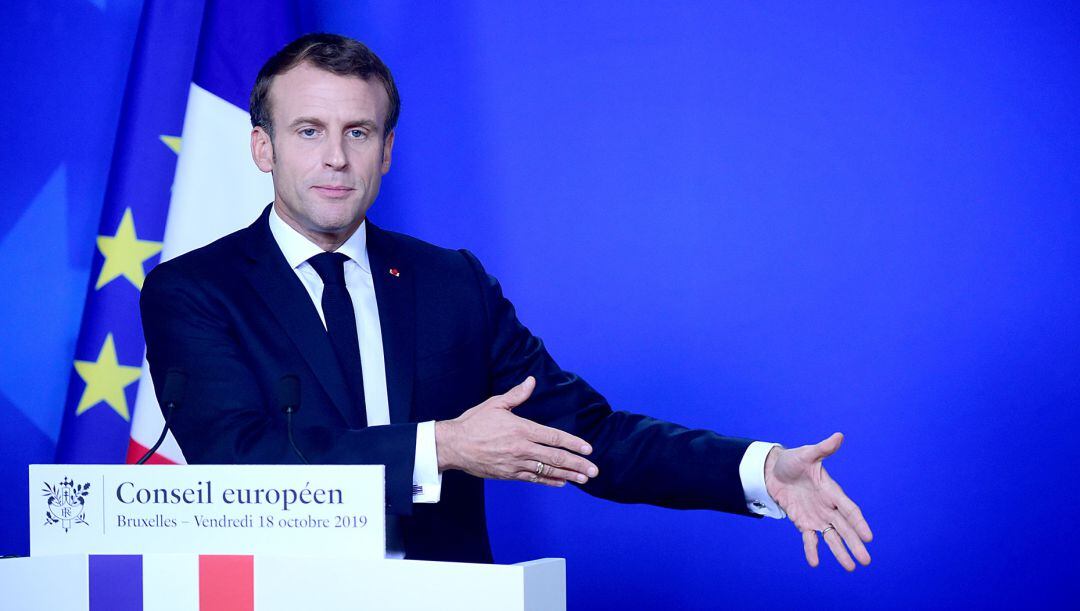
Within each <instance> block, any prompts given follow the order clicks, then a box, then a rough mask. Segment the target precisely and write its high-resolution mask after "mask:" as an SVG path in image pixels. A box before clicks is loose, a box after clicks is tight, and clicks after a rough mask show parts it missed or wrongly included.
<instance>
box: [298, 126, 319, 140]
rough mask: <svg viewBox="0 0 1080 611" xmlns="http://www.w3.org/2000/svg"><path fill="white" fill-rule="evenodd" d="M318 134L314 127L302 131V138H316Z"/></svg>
mask: <svg viewBox="0 0 1080 611" xmlns="http://www.w3.org/2000/svg"><path fill="white" fill-rule="evenodd" d="M317 133H319V132H318V130H316V129H315V128H314V127H305V128H304V129H302V130H300V137H302V138H314V137H315V135H316V134H317Z"/></svg>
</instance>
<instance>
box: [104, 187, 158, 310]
mask: <svg viewBox="0 0 1080 611" xmlns="http://www.w3.org/2000/svg"><path fill="white" fill-rule="evenodd" d="M97 245H98V250H100V251H101V254H102V255H103V256H104V257H105V263H104V264H103V265H102V266H101V274H100V275H99V276H98V280H97V286H95V287H94V288H95V289H100V288H101V287H103V286H105V285H106V284H108V283H110V282H112V281H113V280H115V279H117V278H119V277H120V276H123V277H125V278H127V279H128V280H130V281H131V283H132V284H134V285H135V288H137V289H139V290H140V291H141V290H142V285H143V280H145V279H146V272H145V271H143V262H144V261H146V260H147V259H149V258H150V257H152V256H154V255H156V254H158V253H159V252H161V242H152V241H150V240H140V239H139V237H138V236H137V235H135V217H134V216H132V214H131V208H128V209H127V210H124V217H123V218H122V219H120V226H119V227H117V228H116V235H115V236H104V235H99V236H98V239H97Z"/></svg>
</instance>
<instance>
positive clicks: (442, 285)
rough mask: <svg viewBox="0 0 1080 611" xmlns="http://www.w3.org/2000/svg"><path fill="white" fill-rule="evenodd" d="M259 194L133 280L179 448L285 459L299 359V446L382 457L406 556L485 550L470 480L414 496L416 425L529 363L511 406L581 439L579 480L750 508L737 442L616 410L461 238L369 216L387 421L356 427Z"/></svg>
mask: <svg viewBox="0 0 1080 611" xmlns="http://www.w3.org/2000/svg"><path fill="white" fill-rule="evenodd" d="M269 210H270V208H269V207H268V208H267V209H266V210H265V211H264V212H263V214H262V215H261V216H260V217H259V219H258V220H257V221H255V223H254V224H252V225H251V226H250V227H248V228H246V229H242V230H240V231H237V232H235V233H233V234H230V235H228V236H226V237H224V238H222V239H220V240H218V241H216V242H214V243H212V244H210V245H208V246H205V247H203V248H200V249H198V250H195V251H193V252H191V253H188V254H186V255H183V256H181V257H177V258H176V259H173V260H171V261H167V262H165V263H162V264H160V265H158V266H157V267H156V268H155V269H154V270H153V271H152V272H150V274H149V275H148V276H147V278H146V282H145V284H144V286H143V291H142V302H141V306H142V321H143V328H144V332H145V335H146V346H147V359H148V361H149V363H150V372H151V374H152V376H153V379H154V383H155V386H156V387H157V389H158V393H159V398H160V392H161V387H162V384H163V381H164V376H165V372H166V371H167V370H168V368H170V367H182V368H183V369H185V370H186V371H187V374H188V383H187V390H186V399H185V404H184V406H183V408H182V409H181V410H178V411H177V413H176V414H175V415H174V417H173V423H172V430H173V433H174V435H175V436H176V439H177V441H178V442H179V444H180V447H181V448H182V449H183V451H184V455H185V457H186V458H187V459H188V461H189V462H191V463H193V464H196V463H221V464H238V463H242V464H276V463H295V462H298V459H297V458H296V457H295V455H294V454H293V452H292V451H291V449H290V448H289V444H288V442H287V440H286V429H285V419H284V416H283V415H282V414H281V411H280V410H279V409H278V406H277V405H276V401H275V389H276V386H277V383H278V380H279V379H280V377H281V376H282V375H284V374H287V373H292V374H296V375H297V376H299V378H300V382H301V392H302V407H301V409H300V411H299V412H298V413H297V414H296V415H295V416H294V425H295V430H296V438H297V439H296V441H297V445H298V446H300V447H301V448H302V450H303V451H304V453H305V454H306V456H307V458H308V459H309V460H310V461H311V462H312V463H328V464H384V465H386V478H387V482H386V484H387V497H386V498H387V507H388V509H387V510H388V511H389V512H391V513H394V514H397V515H399V516H402V517H401V526H402V531H403V536H404V540H405V541H404V542H405V550H406V554H407V556H408V557H409V558H413V559H431V560H459V561H470V562H490V561H491V559H492V556H491V549H490V544H489V542H488V535H487V527H486V523H485V517H484V487H483V481H482V480H480V479H477V478H474V477H472V476H470V475H467V474H465V473H463V472H460V471H448V472H446V473H445V474H444V479H443V489H442V498H441V501H440V502H439V503H435V504H420V503H417V504H413V503H412V497H411V484H412V471H413V461H414V453H415V439H416V424H415V423H416V422H423V421H426V420H445V419H450V418H454V417H456V416H458V415H459V414H461V413H462V412H463V411H465V410H466V409H468V408H470V407H472V406H474V405H477V404H479V403H481V402H483V401H484V400H485V399H487V398H488V397H490V396H492V395H495V394H500V393H503V392H505V391H507V390H508V389H510V388H511V387H513V386H514V385H516V384H518V383H520V382H521V381H522V380H523V379H525V377H526V376H529V375H532V376H535V377H536V381H537V385H536V390H535V391H534V393H533V395H532V397H531V398H530V399H529V401H528V402H526V403H525V404H524V405H522V406H521V407H519V408H517V409H515V410H514V412H515V413H516V414H518V415H520V416H523V417H526V418H530V419H532V420H535V421H537V422H540V423H543V424H546V425H549V426H553V427H556V428H559V429H562V430H565V431H568V432H571V433H574V434H576V435H578V436H580V437H582V438H584V439H586V440H588V441H589V442H590V443H591V444H592V445H593V448H594V451H593V455H592V456H591V457H590V459H591V460H592V461H594V462H595V463H596V464H597V466H598V467H599V468H600V476H599V477H597V478H596V479H594V480H592V481H590V482H589V484H587V485H585V486H583V489H584V490H585V491H586V492H588V493H590V494H593V495H596V496H599V497H603V498H607V499H611V500H614V501H619V502H625V503H652V504H657V505H663V506H667V507H675V508H708V509H717V510H722V511H727V512H732V513H740V514H747V515H748V512H747V510H746V505H745V501H744V498H743V492H742V485H741V483H740V480H739V474H738V465H739V461H740V460H741V458H742V455H743V452H744V451H745V450H746V447H747V445H748V444H749V443H750V442H749V441H747V440H741V439H733V438H728V437H721V436H719V435H716V434H714V433H711V432H708V431H702V430H690V429H686V428H684V427H681V426H678V425H675V424H671V423H667V422H662V421H659V420H655V419H653V418H649V417H646V416H640V415H636V414H629V413H625V412H618V411H612V409H611V408H610V407H609V405H608V403H607V401H605V399H604V398H603V397H602V396H600V394H599V393H597V392H596V391H595V390H593V389H592V388H591V387H590V386H589V385H588V384H587V383H586V382H585V381H584V380H582V379H581V378H579V377H577V376H576V375H574V374H572V373H568V372H566V371H563V370H562V369H560V368H559V366H558V365H556V364H555V361H554V360H552V358H551V357H550V356H549V355H548V353H547V351H546V350H545V349H544V346H543V344H542V342H541V341H540V340H539V339H538V338H537V337H535V336H534V335H532V334H531V333H530V332H529V330H528V329H526V328H525V327H524V326H523V325H522V324H521V323H520V322H518V320H517V318H516V316H515V314H514V308H513V306H512V305H511V304H510V302H509V301H507V300H506V298H504V297H503V294H502V290H501V288H500V287H499V284H498V282H497V281H496V280H495V279H494V278H492V277H491V276H489V275H487V274H486V273H485V272H484V269H483V267H481V265H480V262H479V261H477V260H476V258H475V257H474V256H473V255H472V254H470V253H469V252H467V251H464V250H460V251H455V250H447V249H443V248H438V247H436V246H432V245H430V244H427V243H425V242H421V241H420V240H417V239H414V238H411V237H408V236H405V235H401V234H398V233H392V232H389V231H384V230H382V229H379V228H377V227H375V226H374V225H372V224H371V223H370V221H369V222H368V223H367V231H368V235H367V247H368V256H369V258H370V262H371V269H372V274H373V276H374V284H375V295H376V299H377V302H378V307H379V319H380V322H381V327H382V336H383V350H384V355H385V362H386V378H387V393H388V395H389V403H390V419H391V424H389V425H387V426H375V427H367V428H358V427H357V426H356V423H355V422H353V421H352V416H350V415H349V412H348V410H347V409H346V405H347V400H346V385H345V381H344V379H343V378H342V374H341V371H340V368H339V367H337V365H336V361H335V360H334V353H333V348H332V347H331V344H330V341H329V338H328V336H327V334H326V331H325V329H324V328H323V326H322V323H321V321H320V319H319V315H318V313H317V311H316V309H315V307H314V304H312V302H311V299H310V297H309V296H308V294H307V292H306V291H305V289H304V287H303V285H302V284H301V283H300V281H299V279H298V278H297V277H296V275H295V273H294V272H293V271H292V270H291V269H290V268H289V266H288V264H287V263H286V261H285V257H284V255H282V253H281V251H280V249H279V248H278V246H277V243H276V242H275V241H274V239H273V236H272V234H271V233H270V228H269V224H268V222H267V216H268V214H269ZM391 268H394V269H396V270H398V272H399V274H398V275H396V276H395V275H392V274H390V273H389V270H390V269H391Z"/></svg>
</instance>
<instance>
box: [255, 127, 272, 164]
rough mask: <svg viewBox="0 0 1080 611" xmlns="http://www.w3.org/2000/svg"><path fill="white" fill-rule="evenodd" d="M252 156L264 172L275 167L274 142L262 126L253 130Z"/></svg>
mask: <svg viewBox="0 0 1080 611" xmlns="http://www.w3.org/2000/svg"><path fill="white" fill-rule="evenodd" d="M251 158H252V159H253V160H254V161H255V165H256V166H258V168H259V169H260V170H262V171H263V172H268V173H269V172H271V171H273V169H274V143H273V141H272V140H271V139H270V134H268V133H266V130H265V129H263V128H262V127H256V128H254V129H252V130H251Z"/></svg>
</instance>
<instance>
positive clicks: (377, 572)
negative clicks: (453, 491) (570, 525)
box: [0, 554, 566, 611]
mask: <svg viewBox="0 0 1080 611" xmlns="http://www.w3.org/2000/svg"><path fill="white" fill-rule="evenodd" d="M565 569H566V565H565V561H564V560H563V559H561V558H548V559H543V560H534V561H530V562H523V563H520V564H512V565H488V564H466V563H454V562H427V561H421V560H360V559H357V558H350V557H337V558H335V557H301V556H292V557H289V556H263V555H253V556H199V555H193V554H150V555H142V556H133V555H75V554H71V555H61V556H39V557H31V558H12V559H6V560H0V592H3V606H4V608H9V609H20V610H25V611H39V610H40V611H55V610H56V609H65V610H72V611H135V610H143V611H226V610H227V611H286V610H288V611H293V610H296V609H322V610H328V611H329V610H334V611H337V610H341V611H345V610H358V609H380V610H384V611H397V610H401V611H406V610H407V611H417V610H422V609H439V610H446V611H541V610H543V611H549V610H556V611H560V610H564V609H566V570H565Z"/></svg>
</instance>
